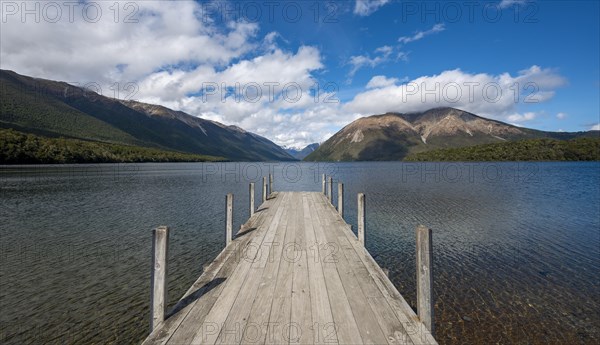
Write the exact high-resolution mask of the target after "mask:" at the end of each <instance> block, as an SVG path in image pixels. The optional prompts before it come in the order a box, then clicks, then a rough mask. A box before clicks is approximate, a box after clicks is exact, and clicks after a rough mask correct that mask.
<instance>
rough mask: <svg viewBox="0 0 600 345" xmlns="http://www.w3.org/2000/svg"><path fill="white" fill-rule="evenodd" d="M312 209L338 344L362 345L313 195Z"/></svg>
mask: <svg viewBox="0 0 600 345" xmlns="http://www.w3.org/2000/svg"><path fill="white" fill-rule="evenodd" d="M311 197H312V201H313V202H312V205H311V206H312V207H311V218H312V220H313V229H314V231H315V237H316V239H317V242H318V244H319V248H320V253H321V255H320V257H319V259H320V261H321V264H322V266H323V273H324V275H325V283H326V285H327V290H328V294H329V302H330V305H331V311H332V314H333V320H334V322H335V326H336V330H337V337H338V342H339V343H340V344H358V343H363V339H362V337H361V335H360V332H359V330H358V324H357V323H356V320H355V318H354V314H353V313H352V308H351V307H350V303H349V301H348V296H347V295H346V292H345V291H344V287H343V284H342V281H341V279H340V275H339V274H338V271H337V268H336V261H337V260H338V259H337V256H338V255H339V254H338V253H336V250H337V248H336V245H335V244H333V243H328V242H327V238H326V237H325V231H329V229H325V226H324V224H323V223H322V222H321V219H320V217H319V214H318V207H319V201H317V199H316V197H315V194H311Z"/></svg>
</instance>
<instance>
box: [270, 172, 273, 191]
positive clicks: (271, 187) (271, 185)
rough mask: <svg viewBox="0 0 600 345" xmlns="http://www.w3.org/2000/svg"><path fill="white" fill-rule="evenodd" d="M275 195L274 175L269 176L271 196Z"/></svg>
mask: <svg viewBox="0 0 600 345" xmlns="http://www.w3.org/2000/svg"><path fill="white" fill-rule="evenodd" d="M271 194H273V174H269V195H271Z"/></svg>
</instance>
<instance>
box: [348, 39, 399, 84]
mask: <svg viewBox="0 0 600 345" xmlns="http://www.w3.org/2000/svg"><path fill="white" fill-rule="evenodd" d="M392 51H393V48H392V47H391V46H383V47H379V48H377V49H375V52H374V53H375V57H373V58H371V57H370V56H369V55H355V56H352V57H350V61H348V64H350V65H351V66H352V68H351V69H350V72H349V73H348V76H349V77H350V78H352V77H353V76H354V75H355V74H356V72H358V70H359V69H361V68H363V67H366V66H369V67H371V68H373V67H375V66H377V65H379V64H381V63H383V62H386V61H388V60H389V57H390V55H391V54H392Z"/></svg>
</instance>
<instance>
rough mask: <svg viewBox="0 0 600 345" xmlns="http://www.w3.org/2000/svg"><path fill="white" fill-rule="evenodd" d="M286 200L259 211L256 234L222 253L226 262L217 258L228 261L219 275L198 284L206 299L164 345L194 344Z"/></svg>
mask: <svg viewBox="0 0 600 345" xmlns="http://www.w3.org/2000/svg"><path fill="white" fill-rule="evenodd" d="M284 197H285V196H283V195H282V196H281V197H277V198H276V199H275V200H273V201H270V202H268V203H264V204H262V205H261V206H260V208H259V209H260V210H261V212H259V213H258V215H259V216H258V217H254V218H253V219H251V221H252V225H254V226H256V230H255V231H254V232H253V233H250V234H247V235H244V236H241V237H238V238H236V239H235V240H234V241H233V243H232V245H231V246H229V247H227V248H226V250H225V251H224V252H223V253H222V254H224V255H227V256H226V257H224V258H223V259H221V257H220V256H219V257H217V259H216V260H215V262H216V263H217V265H218V262H219V261H221V260H222V261H224V262H223V263H222V264H221V267H220V269H218V270H217V269H216V268H215V269H214V270H216V272H214V273H213V274H212V276H213V278H212V279H210V275H207V276H206V278H204V279H202V278H203V277H201V279H199V282H197V283H196V284H194V285H195V286H196V288H197V289H204V291H203V292H202V291H201V292H202V293H204V294H203V295H202V298H201V299H196V300H195V301H194V302H193V304H192V305H191V307H190V308H189V309H188V311H187V314H185V315H184V317H183V319H181V320H179V322H178V323H177V326H176V330H175V331H173V332H172V334H171V336H170V338H168V337H166V339H165V340H164V342H161V344H162V343H165V342H166V341H167V340H168V341H169V343H170V344H186V343H190V342H191V341H192V339H193V338H194V337H195V336H196V333H197V332H198V328H200V326H202V325H203V321H204V319H205V318H206V315H207V314H208V313H209V311H210V310H211V308H212V307H213V305H214V303H215V302H216V300H217V299H218V297H219V295H220V293H221V291H222V290H223V288H224V286H225V284H224V282H225V281H226V280H227V279H228V278H229V277H230V276H231V275H232V274H233V272H234V271H235V269H236V268H237V267H238V264H239V262H240V257H241V254H240V253H242V252H243V251H244V250H245V248H247V246H248V244H249V243H250V241H251V239H252V238H253V236H256V235H259V234H260V233H261V232H262V231H264V230H263V229H266V227H265V226H263V224H264V222H268V221H270V220H272V217H273V215H274V214H275V212H276V210H277V206H278V205H279V204H280V203H281V202H282V200H283V199H284ZM250 229H252V227H250ZM215 262H213V264H215ZM213 264H211V266H209V268H208V269H207V272H205V273H210V272H212V270H213V267H212V266H213ZM203 276H204V274H203ZM205 326H206V329H205V330H204V331H206V332H208V331H210V332H214V331H215V329H214V327H213V326H214V325H210V329H208V328H209V326H208V325H205ZM153 344H154V343H153Z"/></svg>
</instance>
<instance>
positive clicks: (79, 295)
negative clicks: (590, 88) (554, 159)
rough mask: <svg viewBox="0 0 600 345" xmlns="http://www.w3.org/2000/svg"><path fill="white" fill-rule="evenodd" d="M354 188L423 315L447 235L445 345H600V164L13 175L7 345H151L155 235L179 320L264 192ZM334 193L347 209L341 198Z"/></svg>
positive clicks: (6, 185) (88, 169) (237, 167)
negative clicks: (251, 201) (230, 228)
mask: <svg viewBox="0 0 600 345" xmlns="http://www.w3.org/2000/svg"><path fill="white" fill-rule="evenodd" d="M269 169H273V171H274V174H275V189H276V190H313V191H320V189H321V182H320V174H321V173H327V174H328V175H332V176H333V177H334V180H336V181H337V180H339V181H343V182H344V184H345V191H346V203H345V211H346V215H345V218H346V221H347V222H348V223H350V224H353V225H354V229H356V193H358V192H365V193H366V196H367V232H368V235H367V241H368V243H367V247H368V249H369V251H370V252H371V253H372V255H373V256H374V258H375V259H376V260H377V262H378V263H379V264H380V265H381V266H382V267H385V268H388V269H389V270H390V278H391V280H392V281H393V283H394V284H395V286H396V287H397V288H398V290H399V291H400V293H402V295H403V296H404V297H405V298H406V299H407V301H408V303H409V304H410V305H411V306H413V308H414V307H415V302H416V283H415V274H416V273H415V233H414V229H415V227H416V226H417V225H418V224H424V225H427V226H429V227H431V228H432V229H433V231H434V245H433V249H434V288H435V294H436V296H435V301H436V305H435V312H436V315H435V323H436V327H437V335H436V338H437V339H438V341H439V342H440V344H492V343H494V344H495V343H501V344H597V343H598V342H600V298H599V297H598V296H600V230H599V229H600V165H599V163H597V162H596V163H490V164H487V163H479V164H467V163H457V164H453V163H439V164H438V163H429V164H420V163H418V164H409V163H404V164H403V163H348V164H322V163H321V164H313V163H302V164H283V163H280V164H277V163H273V164H272V165H267V164H262V163H255V164H254V163H223V164H221V163H219V164H212V163H210V164H200V163H197V164H115V165H70V166H45V167H0V241H1V247H0V310H1V311H2V312H1V313H0V343H3V344H4V343H6V344H40V343H55V344H82V343H114V344H129V343H139V342H141V341H142V340H143V339H144V338H145V336H146V335H147V334H148V327H149V325H148V315H149V290H150V251H151V242H150V240H151V230H152V228H154V227H156V226H158V225H169V226H170V227H171V229H172V232H171V238H170V239H171V241H170V248H169V250H170V258H169V260H170V261H169V265H170V266H169V270H170V277H169V282H168V286H169V295H170V301H171V302H172V303H171V304H173V303H174V302H176V300H177V299H178V298H179V297H180V296H181V295H182V294H183V293H184V292H185V290H187V288H188V287H189V286H190V285H191V284H192V283H193V281H194V280H195V279H196V278H197V277H198V276H199V275H200V274H201V273H202V266H203V265H204V264H206V263H209V262H210V261H211V260H212V259H213V258H214V257H215V256H216V255H217V254H218V253H219V251H220V250H221V249H222V248H223V246H224V243H225V239H224V213H225V200H224V199H225V194H226V193H229V192H231V193H234V194H235V211H234V213H235V217H234V221H235V224H234V228H239V226H240V224H242V223H243V222H244V221H245V220H246V219H247V218H248V213H249V212H248V207H247V205H248V182H257V188H256V200H260V183H261V181H260V179H261V177H262V176H263V175H266V174H267V173H268V172H269ZM335 190H336V189H335V188H334V200H336V197H335Z"/></svg>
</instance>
